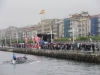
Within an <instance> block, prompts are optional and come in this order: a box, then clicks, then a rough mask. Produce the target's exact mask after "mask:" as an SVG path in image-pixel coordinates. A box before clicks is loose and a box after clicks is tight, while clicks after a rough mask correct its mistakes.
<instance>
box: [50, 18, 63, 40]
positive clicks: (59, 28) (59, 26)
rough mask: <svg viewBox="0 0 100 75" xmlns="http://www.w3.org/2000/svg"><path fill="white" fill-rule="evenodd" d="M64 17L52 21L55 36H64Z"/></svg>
mask: <svg viewBox="0 0 100 75" xmlns="http://www.w3.org/2000/svg"><path fill="white" fill-rule="evenodd" d="M63 26H64V21H63V19H55V20H53V21H52V33H53V34H54V38H62V37H63V36H64V34H63V31H64V30H63Z"/></svg>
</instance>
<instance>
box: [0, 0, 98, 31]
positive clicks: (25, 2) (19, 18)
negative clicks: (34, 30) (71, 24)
mask: <svg viewBox="0 0 100 75" xmlns="http://www.w3.org/2000/svg"><path fill="white" fill-rule="evenodd" d="M43 9H45V19H53V18H59V19H63V18H68V17H69V14H75V13H81V11H88V12H89V14H90V15H95V14H100V0H0V29H6V28H7V27H9V26H15V27H24V26H27V25H36V24H38V23H39V22H40V21H41V19H44V15H40V14H39V12H40V11H41V10H43Z"/></svg>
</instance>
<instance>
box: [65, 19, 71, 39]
mask: <svg viewBox="0 0 100 75" xmlns="http://www.w3.org/2000/svg"><path fill="white" fill-rule="evenodd" d="M69 29H70V20H69V19H68V18H65V19H64V38H69V37H70V35H69V32H68V31H69Z"/></svg>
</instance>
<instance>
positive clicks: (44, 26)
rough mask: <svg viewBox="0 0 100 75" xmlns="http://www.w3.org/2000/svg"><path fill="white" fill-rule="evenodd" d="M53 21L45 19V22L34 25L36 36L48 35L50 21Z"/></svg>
mask: <svg viewBox="0 0 100 75" xmlns="http://www.w3.org/2000/svg"><path fill="white" fill-rule="evenodd" d="M52 20H53V19H46V20H42V21H41V23H38V25H36V27H37V33H38V34H48V33H50V31H51V25H52V23H51V21H52Z"/></svg>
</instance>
